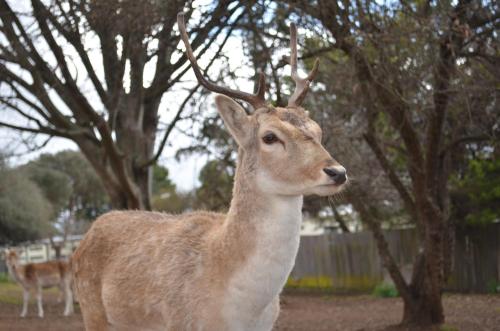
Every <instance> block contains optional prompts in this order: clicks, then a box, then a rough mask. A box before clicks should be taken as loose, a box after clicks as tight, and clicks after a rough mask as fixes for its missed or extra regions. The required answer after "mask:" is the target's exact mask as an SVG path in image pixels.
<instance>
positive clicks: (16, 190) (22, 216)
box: [0, 168, 53, 243]
mask: <svg viewBox="0 0 500 331" xmlns="http://www.w3.org/2000/svg"><path fill="white" fill-rule="evenodd" d="M52 213H53V211H52V208H51V204H50V202H49V201H48V200H47V199H46V198H45V196H44V194H43V192H42V191H41V190H40V188H39V187H38V186H37V185H36V184H35V183H34V182H33V181H31V180H30V179H29V178H28V177H27V176H26V175H25V173H24V172H22V171H16V170H14V169H5V168H4V169H0V243H8V242H19V241H24V240H29V239H35V238H37V237H39V236H40V235H41V234H43V233H45V232H46V231H48V229H50V227H51V225H50V220H51V216H52Z"/></svg>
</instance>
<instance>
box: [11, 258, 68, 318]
mask: <svg viewBox="0 0 500 331" xmlns="http://www.w3.org/2000/svg"><path fill="white" fill-rule="evenodd" d="M4 254H5V262H6V264H7V269H8V270H9V274H10V276H11V277H12V278H13V279H14V281H15V282H16V283H18V284H19V285H21V287H22V288H23V310H22V312H21V317H26V315H27V314H28V302H29V299H30V291H31V290H33V289H34V290H36V298H37V304H38V316H39V317H40V318H43V315H44V314H43V305H42V290H43V289H44V288H49V287H58V288H59V289H60V290H61V291H62V292H63V293H64V298H65V306H64V316H69V315H71V314H73V293H72V291H71V270H70V266H69V265H68V263H67V262H65V261H61V260H57V261H48V262H42V263H28V264H25V265H21V264H20V262H19V255H18V254H17V252H16V251H15V250H14V249H7V250H5V252H4Z"/></svg>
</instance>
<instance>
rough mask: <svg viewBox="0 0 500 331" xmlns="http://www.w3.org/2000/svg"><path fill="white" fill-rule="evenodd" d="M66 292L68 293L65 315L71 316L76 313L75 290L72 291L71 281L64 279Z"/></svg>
mask: <svg viewBox="0 0 500 331" xmlns="http://www.w3.org/2000/svg"><path fill="white" fill-rule="evenodd" d="M64 294H65V295H66V302H65V307H64V316H69V315H71V314H73V313H74V308H73V292H72V291H71V282H70V281H69V280H65V281H64Z"/></svg>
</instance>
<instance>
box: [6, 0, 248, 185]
mask: <svg viewBox="0 0 500 331" xmlns="http://www.w3.org/2000/svg"><path fill="white" fill-rule="evenodd" d="M207 2H209V1H199V3H200V4H203V3H207ZM10 4H11V6H12V7H13V8H15V9H17V10H23V9H26V8H29V6H28V5H26V3H25V2H24V1H13V2H12V1H11V2H10ZM196 19H197V17H196V15H193V17H192V18H191V20H190V22H187V25H188V30H189V27H190V25H192V24H193V21H196ZM27 23H28V22H27ZM222 37H223V36H221V38H222ZM219 41H220V40H219ZM0 42H1V40H0ZM61 42H62V41H61ZM36 46H37V48H39V51H41V53H43V49H44V48H47V46H46V45H44V44H42V43H38V44H36ZM85 47H86V48H87V49H88V50H89V51H88V54H89V57H90V59H91V62H92V64H93V65H94V69H95V70H96V72H97V73H98V75H99V76H101V77H102V76H103V70H102V62H101V60H100V53H99V52H98V51H97V50H98V48H99V42H98V40H97V39H96V38H87V39H86V42H85ZM182 49H184V47H183V46H182ZM64 50H65V52H66V55H67V56H72V57H74V58H78V57H77V56H76V53H75V52H74V50H73V49H72V48H71V47H67V48H64ZM214 52H215V50H210V51H208V52H207V53H206V54H205V55H204V56H203V57H202V58H201V59H199V60H198V62H199V63H200V66H201V67H204V66H205V65H206V64H207V63H208V61H209V60H210V59H211V57H212V54H213V53H214ZM224 53H225V55H226V56H227V58H228V62H229V68H230V70H231V71H232V72H235V73H236V74H237V76H238V77H249V76H251V75H252V70H251V68H244V67H241V65H242V63H243V62H244V54H243V49H242V45H241V42H240V40H239V39H238V38H237V37H231V38H229V39H228V41H227V44H226V46H225V48H224ZM47 54H50V52H47ZM174 60H175V59H174ZM48 61H50V60H48ZM49 63H50V62H49ZM221 65H222V64H221V62H215V63H214V65H213V66H212V68H211V70H210V71H209V76H212V77H215V75H216V74H217V73H218V72H219V71H220V70H221V69H222V67H221ZM74 70H75V71H77V72H78V73H79V75H77V76H78V80H77V83H78V85H79V86H80V88H81V90H86V91H90V92H88V94H86V95H87V96H88V99H89V100H90V102H91V103H92V104H93V106H94V108H95V109H99V108H100V107H102V105H101V104H100V101H99V99H98V97H97V96H96V95H95V92H93V91H92V90H93V88H92V87H91V83H90V81H89V79H88V77H86V76H85V75H82V73H85V70H84V68H83V65H81V63H79V62H76V63H75V68H74ZM153 75H154V63H151V64H150V65H147V66H146V69H145V74H144V77H145V82H146V84H147V82H148V80H149V81H150V80H151V78H152V77H153ZM125 77H128V76H125ZM101 80H102V79H101ZM127 84H129V82H127V81H125V85H127ZM194 85H196V79H195V76H194V74H193V72H192V70H189V72H188V73H187V74H186V75H185V76H184V78H183V80H182V82H181V83H179V84H177V85H176V86H175V87H174V89H173V90H172V91H169V92H167V93H165V95H164V96H163V99H162V103H161V105H160V111H159V115H160V123H169V120H170V119H171V118H172V117H173V116H174V114H175V112H176V111H177V109H178V107H179V105H180V103H181V102H182V100H183V99H184V96H185V95H187V92H186V89H187V88H188V87H192V86H194ZM236 85H237V86H238V88H239V89H242V90H245V91H252V89H253V82H250V81H248V80H246V79H237V80H236ZM232 87H234V86H232ZM0 93H2V90H1V89H0ZM56 102H57V101H56ZM59 105H60V107H61V108H65V106H64V104H63V103H62V102H59ZM204 108H205V109H206V111H207V114H208V113H211V114H213V112H215V109H214V104H213V97H209V98H207V99H206V101H205V105H204ZM68 112H69V110H68ZM0 119H1V120H3V121H6V122H10V123H14V124H20V125H26V122H22V121H23V119H21V118H16V117H15V116H13V112H7V111H5V110H4V109H0ZM190 125H191V122H190V121H184V122H179V124H178V128H177V129H176V130H174V131H173V132H172V135H171V137H169V143H170V146H167V147H166V148H165V149H164V151H163V153H162V155H161V157H160V160H159V163H160V164H161V165H163V166H166V167H167V168H168V169H169V173H170V178H171V179H172V180H173V181H174V183H175V184H176V185H177V187H178V189H180V190H182V191H187V190H191V189H193V188H194V187H195V186H197V185H198V184H199V182H198V174H199V171H200V170H201V168H202V167H203V165H204V164H205V163H206V161H207V156H200V155H192V156H190V157H183V158H182V159H181V160H176V159H175V152H176V151H177V150H178V149H179V148H182V147H187V146H189V145H191V144H192V141H191V138H190V137H188V136H186V135H185V134H183V133H182V132H185V131H190V129H191V128H190V127H189V126H190ZM28 136H29V135H27V134H20V133H19V132H17V131H13V130H10V129H6V128H3V127H0V150H4V151H7V152H8V153H12V154H13V156H12V157H10V158H9V160H8V161H9V163H10V164H11V165H12V166H15V165H19V164H23V163H26V162H28V161H29V160H32V159H34V158H36V157H37V156H38V155H40V154H41V153H56V152H58V151H61V150H65V149H72V150H77V149H78V148H77V146H76V145H75V144H74V143H73V142H72V141H70V140H67V139H63V138H52V139H51V140H50V141H49V142H48V143H47V144H46V145H45V146H44V147H43V148H41V149H37V150H35V151H28V148H27V146H26V144H25V143H24V141H25V140H27V139H28ZM157 137H158V138H157V141H158V140H160V139H161V133H160V134H158V136H157ZM45 139H46V137H43V136H38V137H36V139H35V141H36V143H37V144H42V142H44V141H45Z"/></svg>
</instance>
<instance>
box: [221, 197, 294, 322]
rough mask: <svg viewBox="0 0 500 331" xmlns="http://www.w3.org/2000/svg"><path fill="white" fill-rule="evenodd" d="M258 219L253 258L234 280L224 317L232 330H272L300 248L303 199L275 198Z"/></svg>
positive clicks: (231, 282)
mask: <svg viewBox="0 0 500 331" xmlns="http://www.w3.org/2000/svg"><path fill="white" fill-rule="evenodd" d="M268 202H269V205H268V206H267V208H266V209H265V210H263V211H262V212H261V213H260V214H259V215H258V216H256V219H255V220H254V221H255V222H256V224H257V225H258V226H257V237H256V247H255V250H254V252H253V254H252V255H251V256H250V257H249V258H248V260H247V261H246V263H245V265H244V266H243V268H241V269H240V270H239V271H238V272H237V273H235V274H234V276H233V277H232V278H231V280H230V282H229V286H228V290H227V292H226V297H225V304H224V308H223V314H224V318H225V320H226V322H227V323H228V329H230V330H237V331H239V330H241V331H247V330H259V331H260V330H271V328H272V324H273V322H274V319H275V318H276V316H275V315H276V314H277V313H278V310H277V300H278V295H279V293H280V292H281V290H282V289H283V286H284V285H285V283H286V280H287V277H288V275H289V274H290V272H291V270H292V267H293V265H294V262H295V257H296V255H297V250H298V248H299V239H300V224H301V221H302V212H301V209H302V197H301V196H300V197H273V199H272V200H271V201H268Z"/></svg>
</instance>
